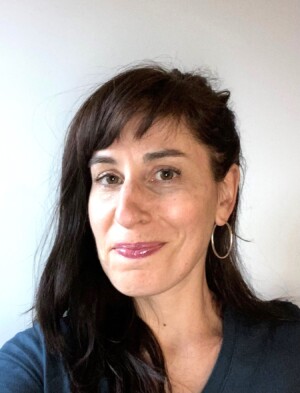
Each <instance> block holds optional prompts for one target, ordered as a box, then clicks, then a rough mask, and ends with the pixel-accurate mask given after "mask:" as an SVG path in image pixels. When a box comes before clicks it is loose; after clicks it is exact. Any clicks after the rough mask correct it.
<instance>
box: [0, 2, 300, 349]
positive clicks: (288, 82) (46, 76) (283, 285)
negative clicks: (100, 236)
mask: <svg viewBox="0 0 300 393" xmlns="http://www.w3.org/2000/svg"><path fill="white" fill-rule="evenodd" d="M0 37H1V43H0V48H1V53H0V56H1V60H0V75H1V77H0V95H1V105H0V132H1V139H0V141H1V142H0V171H1V193H0V195H1V203H0V208H1V212H0V217H1V219H0V238H1V248H0V291H1V297H0V301H1V307H0V344H1V343H3V342H4V341H5V340H6V339H8V338H9V337H10V336H12V335H13V334H14V333H15V332H16V331H18V330H20V329H22V328H24V327H25V326H27V325H28V323H29V321H30V314H29V315H27V316H22V315H21V313H22V312H24V311H25V310H26V309H27V308H29V307H30V305H31V303H32V300H33V289H34V285H35V282H36V276H37V274H38V268H37V266H36V264H34V254H35V250H36V248H37V246H38V243H39V241H40V239H41V237H42V234H43V232H44V231H45V228H46V223H47V221H48V219H49V215H50V211H51V205H52V203H53V201H54V196H55V189H56V188H55V187H56V181H57V171H58V167H59V164H58V161H59V156H60V154H61V145H62V140H63V135H64V132H65V129H66V126H67V124H68V122H69V120H70V118H71V117H72V114H73V113H74V110H75V108H76V107H77V106H78V104H79V103H80V102H81V101H82V99H83V98H82V97H84V96H86V93H87V91H89V89H91V88H92V86H93V85H94V84H95V83H99V82H101V81H103V80H104V79H106V78H107V77H109V76H110V75H112V74H113V73H114V72H115V71H116V70H118V69H119V68H120V67H121V66H122V65H126V64H128V63H131V62H136V61H137V60H143V59H156V60H159V61H162V62H167V63H171V64H173V65H175V66H179V67H184V68H186V69H192V68H195V67H199V66H206V67H209V68H210V69H211V70H212V71H213V72H216V73H218V75H219V76H220V77H221V78H222V84H221V86H222V87H229V88H230V89H231V90H232V99H233V102H234V107H235V110H236V112H237V115H238V119H239V120H238V121H239V127H240V131H241V135H242V142H243V146H244V153H245V157H246V160H247V162H248V169H247V173H246V180H245V186H244V190H243V214H242V218H241V229H240V233H241V235H242V236H244V237H245V238H247V239H250V240H251V241H252V242H251V243H242V244H241V251H242V254H243V256H244V262H245V265H246V269H247V270H248V272H249V275H250V277H251V279H252V282H253V284H254V286H255V287H256V288H257V290H258V291H259V292H261V293H262V294H263V295H264V296H266V297H272V296H293V297H295V298H296V301H298V302H299V299H300V281H299V279H300V234H299V228H300V181H299V177H300V175H299V172H300V154H299V150H300V130H299V124H300V115H299V114H300V108H299V102H300V96H299V91H300V89H299V86H300V72H299V69H300V55H299V52H300V51H299V44H298V42H299V37H300V2H299V0H272V1H271V0H252V1H251V0H249V1H243V0H226V1H224V0H185V1H184V0H151V1H150V0H148V1H146V0H102V1H101V0H98V1H96V0H51V1H47V0H23V1H17V0H10V1H6V0H0Z"/></svg>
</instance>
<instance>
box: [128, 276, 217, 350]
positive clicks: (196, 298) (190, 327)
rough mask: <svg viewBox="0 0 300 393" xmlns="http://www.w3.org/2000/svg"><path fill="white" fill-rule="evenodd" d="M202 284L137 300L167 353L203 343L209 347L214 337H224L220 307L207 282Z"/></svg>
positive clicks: (139, 311)
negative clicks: (208, 343)
mask: <svg viewBox="0 0 300 393" xmlns="http://www.w3.org/2000/svg"><path fill="white" fill-rule="evenodd" d="M200 283H201V281H200ZM200 283H199V280H197V282H195V285H188V286H186V287H182V288H180V289H178V288H176V290H175V288H173V290H170V291H168V292H167V293H163V294H159V295H155V296H151V297H147V298H137V299H135V304H136V307H137V311H138V313H139V315H140V317H141V318H142V319H143V320H144V321H145V322H146V323H147V324H148V326H149V327H150V328H151V329H152V331H153V333H154V334H155V336H156V338H157V339H158V341H159V343H160V345H161V347H162V349H163V352H165V353H166V352H169V351H170V350H171V351H172V352H173V351H177V350H178V351H180V350H181V348H186V347H187V345H194V344H197V346H199V344H200V343H201V342H202V343H203V345H206V344H207V342H209V341H210V339H211V338H215V337H221V336H222V323H221V318H220V315H219V312H218V307H217V305H216V303H215V301H214V299H213V295H212V293H211V292H210V291H209V289H208V286H207V282H206V279H205V278H203V279H202V283H201V285H200ZM190 284H191V283H190Z"/></svg>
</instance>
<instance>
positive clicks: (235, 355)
mask: <svg viewBox="0 0 300 393" xmlns="http://www.w3.org/2000/svg"><path fill="white" fill-rule="evenodd" d="M296 314H297V315H298V316H299V320H300V311H299V309H297V311H296ZM99 391H100V392H101V393H108V390H107V385H106V383H105V381H102V382H100V388H99ZM0 392H1V393H42V392H47V393H50V392H51V393H69V392H70V388H69V381H68V376H67V373H66V371H65V369H64V366H63V362H62V360H61V358H60V357H59V356H53V355H50V354H49V353H48V352H47V350H46V347H45V342H44V338H43V334H42V332H41V330H40V328H39V326H38V324H35V325H34V326H33V327H32V328H30V329H27V330H25V331H24V332H21V333H19V334H17V335H16V336H15V337H14V338H13V339H12V340H10V341H8V342H7V343H6V344H5V345H4V346H3V347H2V349H1V350H0ZM203 393H300V321H299V322H279V323H277V324H276V325H274V324H271V323H269V322H259V323H253V322H250V321H248V320H247V318H246V317H245V316H240V315H239V314H238V313H236V312H234V311H233V310H232V309H230V308H227V309H226V311H225V314H224V324H223V343H222V347H221V351H220V353H219V356H218V359H217V362H216V364H215V366H214V368H213V371H212V373H211V375H210V378H209V380H208V382H207V384H206V386H205V388H204V390H203Z"/></svg>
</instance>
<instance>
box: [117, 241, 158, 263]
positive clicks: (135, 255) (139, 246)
mask: <svg viewBox="0 0 300 393" xmlns="http://www.w3.org/2000/svg"><path fill="white" fill-rule="evenodd" d="M164 244H165V243H162V242H138V243H117V244H115V246H114V247H113V250H115V251H116V252H117V253H118V254H120V255H122V256H123V257H125V258H130V259H139V258H145V257H148V256H149V255H152V254H154V253H155V252H157V251H159V250H160V249H161V248H162V247H163V246H164Z"/></svg>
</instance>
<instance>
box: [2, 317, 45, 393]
mask: <svg viewBox="0 0 300 393" xmlns="http://www.w3.org/2000/svg"><path fill="white" fill-rule="evenodd" d="M44 352H45V350H44V344H43V342H42V337H41V332H40V330H39V327H38V326H37V325H34V326H33V327H32V328H30V329H27V330H25V331H24V332H21V333H18V334H17V335H16V336H15V337H14V338H12V339H11V340H10V341H8V342H7V343H6V344H4V346H3V347H2V348H1V350H0V392H1V393H40V392H43V391H44V389H43V360H44Z"/></svg>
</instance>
